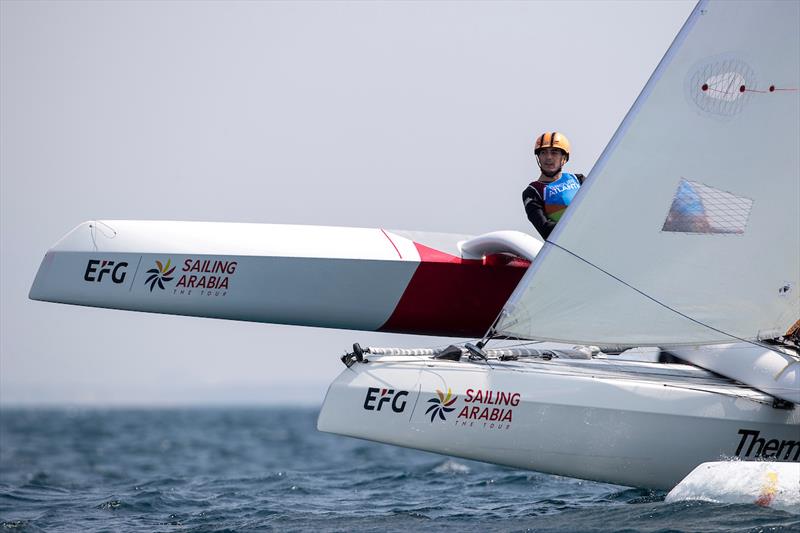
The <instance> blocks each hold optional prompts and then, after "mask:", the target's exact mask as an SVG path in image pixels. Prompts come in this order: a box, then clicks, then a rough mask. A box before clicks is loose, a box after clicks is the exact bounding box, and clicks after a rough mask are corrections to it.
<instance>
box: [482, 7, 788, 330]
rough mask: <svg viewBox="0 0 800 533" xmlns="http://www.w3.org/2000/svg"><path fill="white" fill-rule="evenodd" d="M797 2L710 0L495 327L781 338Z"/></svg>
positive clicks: (651, 82)
mask: <svg viewBox="0 0 800 533" xmlns="http://www.w3.org/2000/svg"><path fill="white" fill-rule="evenodd" d="M799 28H800V2H796V1H776V2H700V3H699V4H698V6H697V7H696V8H695V10H694V11H693V12H692V14H691V16H690V17H689V19H688V21H687V22H686V24H685V25H684V27H683V29H682V30H681V32H680V33H679V34H678V36H677V37H676V39H675V42H674V43H673V44H672V46H671V47H670V49H669V50H668V51H667V53H666V55H665V56H664V58H663V59H662V61H661V63H660V64H659V66H658V68H657V69H656V71H655V72H654V74H653V75H652V77H651V79H650V80H649V81H648V83H647V85H646V86H645V88H644V90H643V91H642V93H641V95H640V96H639V98H638V99H637V101H636V102H635V103H634V105H633V107H632V108H631V110H630V111H629V113H628V115H627V116H626V117H625V120H624V121H623V123H622V124H621V125H620V127H619V129H618V130H617V132H616V134H615V135H614V137H613V138H612V140H611V142H610V143H609V145H608V146H607V147H606V149H605V151H604V152H603V154H602V155H601V157H600V159H599V160H598V162H597V163H596V165H595V166H594V168H593V169H592V171H591V173H590V174H589V177H588V180H587V182H586V183H585V184H584V185H583V187H582V188H581V190H580V191H579V193H578V195H577V196H576V198H575V200H574V202H573V204H572V205H571V206H570V207H569V209H568V210H567V212H566V214H565V216H564V217H563V218H562V219H561V221H560V222H559V224H558V226H557V227H556V229H555V231H554V232H553V234H552V235H551V236H550V240H549V241H548V242H547V243H546V244H545V246H544V248H543V249H542V252H541V253H540V254H539V257H538V258H537V259H536V261H535V262H534V264H533V266H532V267H531V268H530V269H529V271H528V272H527V274H526V275H525V277H524V278H523V280H522V281H521V282H520V285H519V286H518V288H517V290H516V291H515V292H514V294H513V295H512V297H511V298H510V299H509V302H508V303H507V304H506V307H505V309H504V311H503V314H502V316H501V319H500V321H499V322H498V326H497V331H498V332H499V333H500V334H504V335H507V336H513V337H521V338H529V339H544V340H556V341H566V342H581V343H587V344H616V345H648V344H649V345H681V344H702V343H719V342H731V341H732V340H733V339H747V340H752V339H759V338H760V339H764V338H774V337H777V336H781V335H783V334H784V333H786V331H787V329H789V328H790V327H791V326H792V324H794V323H795V322H796V321H797V320H798V318H800V296H799V295H800V291H799V289H800V287H798V285H800V207H798V206H800V161H799V160H800V93H798V87H800V30H799Z"/></svg>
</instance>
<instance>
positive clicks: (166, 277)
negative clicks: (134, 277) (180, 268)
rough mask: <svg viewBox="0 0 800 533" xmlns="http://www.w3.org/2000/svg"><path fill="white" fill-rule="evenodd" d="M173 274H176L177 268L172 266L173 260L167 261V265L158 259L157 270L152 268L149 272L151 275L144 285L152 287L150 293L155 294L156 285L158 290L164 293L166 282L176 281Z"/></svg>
mask: <svg viewBox="0 0 800 533" xmlns="http://www.w3.org/2000/svg"><path fill="white" fill-rule="evenodd" d="M173 272H175V267H174V266H172V259H167V262H166V263H162V262H161V261H159V260H158V259H156V266H155V268H151V269H150V270H148V271H147V273H148V274H150V275H149V276H147V279H146V280H145V281H144V284H145V285H149V286H150V292H153V289H155V288H156V285H158V288H159V289H161V290H162V291H163V290H164V288H165V287H164V282H167V281H172V280H173V279H175V278H173V277H172V273H173Z"/></svg>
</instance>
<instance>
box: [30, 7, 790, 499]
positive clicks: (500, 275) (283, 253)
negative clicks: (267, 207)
mask: <svg viewBox="0 0 800 533" xmlns="http://www.w3.org/2000/svg"><path fill="white" fill-rule="evenodd" d="M799 20H800V3H798V2H782V1H778V2H753V3H731V2H714V1H701V2H700V3H699V4H698V5H697V7H696V8H695V9H694V11H693V12H692V14H691V15H690V17H689V19H688V20H687V22H686V24H685V25H684V27H683V28H682V29H681V31H680V32H679V34H678V36H677V37H676V39H675V41H674V42H673V44H672V46H671V47H670V48H669V50H668V51H667V53H666V55H665V56H664V58H663V59H662V61H661V62H660V64H659V65H658V67H657V69H656V71H655V72H654V73H653V75H652V76H651V78H650V80H649V81H648V83H647V84H646V86H645V88H644V90H643V91H642V93H641V94H640V96H639V98H638V99H637V100H636V102H635V103H634V105H633V107H632V108H631V110H630V111H629V113H628V114H627V116H626V117H625V119H624V121H623V122H622V124H621V125H620V127H619V128H618V130H617V132H616V133H615V135H614V136H613V138H612V139H611V141H610V142H609V144H608V146H607V147H606V149H605V150H604V152H603V153H602V155H601V157H600V159H599V160H598V161H597V163H596V164H595V166H594V167H593V169H592V170H591V172H590V174H589V176H588V178H587V181H586V183H585V184H584V185H583V187H582V188H581V190H580V191H579V193H578V195H577V196H576V198H575V200H574V202H573V204H572V205H571V206H570V208H569V210H568V211H567V212H566V214H565V215H564V217H563V218H562V220H561V221H560V222H559V224H558V226H557V227H556V229H555V231H554V232H553V233H552V234H551V236H550V238H549V239H548V241H547V242H546V243H542V242H541V241H539V240H538V239H535V238H533V237H531V236H529V235H524V234H521V233H518V232H496V233H492V234H488V235H483V236H479V237H468V236H460V235H444V234H429V233H413V232H401V231H390V230H385V229H364V228H332V227H313V226H281V225H265V224H221V223H203V222H158V221H91V222H86V223H84V224H82V225H80V226H78V227H77V228H76V229H74V230H73V231H72V232H70V233H69V234H68V235H67V236H66V237H64V238H63V239H62V240H61V241H60V242H58V243H57V244H56V245H55V246H54V247H53V248H52V249H51V250H49V251H48V252H47V254H46V255H45V258H44V260H43V262H42V265H41V267H40V268H39V272H38V274H37V276H36V280H35V282H34V284H33V287H32V289H31V293H30V297H31V298H33V299H36V300H45V301H53V302H60V303H69V304H78V305H90V306H97V307H107V308H114V309H127V310H135V311H146V312H157V313H171V314H182V315H192V316H203V317H213V318H225V319H232V320H251V321H262V322H274V323H284V324H298V325H307V326H321V327H335V328H350V329H358V330H369V331H392V332H409V333H423V334H436V335H452V336H460V337H470V338H474V339H476V342H474V344H465V345H458V346H453V347H449V348H438V349H421V350H401V349H392V348H365V349H362V348H361V347H360V346H358V345H354V349H353V351H352V353H350V354H348V355H346V356H345V357H344V358H343V361H344V362H345V364H346V368H345V369H344V370H343V372H342V373H341V375H340V376H339V377H338V378H336V380H335V381H334V382H333V384H332V385H331V387H330V389H329V391H328V394H327V397H326V400H325V403H324V405H323V407H322V410H321V413H320V416H319V422H318V427H319V429H320V430H322V431H329V432H333V433H338V434H342V435H349V436H353V437H358V438H363V439H370V440H375V441H379V442H386V443H391V444H395V445H399V446H407V447H411V448H417V449H422V450H429V451H434V452H438V453H443V454H448V455H453V456H458V457H466V458H470V459H477V460H481V461H488V462H493V463H498V464H504V465H510V466H514V467H520V468H530V469H534V470H539V471H542V472H550V473H554V474H561V475H567V476H574V477H579V478H585V479H593V480H598V481H605V482H613V483H619V484H624V485H633V486H639V487H652V488H657V489H667V488H671V487H673V486H675V484H676V483H678V482H679V481H680V480H681V479H683V478H684V477H685V476H687V474H689V473H690V472H692V471H693V469H695V474H692V475H693V476H694V478H693V479H696V476H697V475H702V472H710V471H711V470H710V469H709V468H706V467H703V469H701V470H697V469H696V467H698V465H701V464H702V463H706V462H717V461H720V460H725V459H739V460H741V461H754V460H758V461H761V463H759V464H760V465H761V466H760V467H759V468H760V469H761V470H764V469H766V470H765V471H766V473H763V472H762V473H761V474H759V473H758V472H761V470H758V472H756V473H754V474H753V475H755V476H756V477H757V476H758V475H762V474H763V475H766V476H767V478H765V479H767V480H768V481H769V483H766V482H765V484H764V485H763V486H764V487H768V488H769V491H770V494H771V495H772V496H771V497H770V498H768V499H763V498H762V499H759V500H757V501H769V502H773V504H776V505H788V506H789V507H791V506H800V502H798V498H800V496H797V491H796V484H797V483H798V481H796V480H797V479H800V476H798V473H800V409H798V408H797V405H798V404H800V356H798V329H799V328H798V318H800V293H799V292H798V285H800V208H799V207H798V206H799V205H800V201H798V200H799V199H800V179H799V178H798V176H799V175H800V171H799V169H800V161H799V160H800V149H798V147H800V93H798V87H800V57H799V56H800V32H798V31H797V28H798V21H799ZM755 154H757V156H755ZM478 339H479V340H478ZM501 339H515V341H513V342H514V343H516V344H514V345H511V346H509V345H507V344H505V345H504V344H502V342H501ZM545 341H549V342H556V343H561V344H560V345H559V347H553V346H552V345H548V344H537V343H541V342H545ZM506 342H507V341H506ZM636 347H651V349H652V350H662V351H667V352H669V354H671V355H672V356H676V357H677V358H679V359H681V360H683V361H684V362H688V363H691V364H675V363H658V362H654V361H650V362H647V361H635V360H630V357H624V356H619V355H615V354H619V353H621V352H625V351H626V350H629V349H633V348H636ZM628 353H630V352H628ZM739 464H744V463H741V462H732V463H730V464H729V465H727V466H728V467H730V468H734V469H735V468H737V465H739ZM764 465H766V466H764ZM781 465H783V466H781ZM698 468H699V467H698ZM741 468H742V469H743V468H744V467H741ZM752 470H753V469H750V470H748V471H752ZM742 471H743V470H742ZM697 472H700V474H697ZM762 477H763V476H762ZM687 479H688V478H687ZM748 479H751V478H748ZM752 479H756V478H752ZM759 479H760V478H759ZM676 490H677V489H676ZM758 490H761V489H758ZM764 490H766V489H764ZM679 492H680V491H679ZM681 493H683V492H681ZM776 495H777V497H776ZM762 496H763V495H762ZM775 502H777V503H775ZM780 502H783V503H780ZM786 502H788V503H786Z"/></svg>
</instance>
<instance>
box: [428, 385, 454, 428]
mask: <svg viewBox="0 0 800 533" xmlns="http://www.w3.org/2000/svg"><path fill="white" fill-rule="evenodd" d="M457 399H458V396H453V391H451V390H450V389H449V388H448V389H447V394H445V393H444V392H442V391H440V390H439V389H436V398H431V399H430V400H428V403H429V404H431V406H430V407H428V410H427V411H425V414H426V415H427V414H430V415H431V422H433V420H434V419H435V418H436V417H437V416H438V417H439V418H441V419H442V420H445V421H446V420H447V418H446V417H445V413H452V412H453V411H455V410H456V408H455V407H450V406H451V405H453V404H454V403H456V400H457Z"/></svg>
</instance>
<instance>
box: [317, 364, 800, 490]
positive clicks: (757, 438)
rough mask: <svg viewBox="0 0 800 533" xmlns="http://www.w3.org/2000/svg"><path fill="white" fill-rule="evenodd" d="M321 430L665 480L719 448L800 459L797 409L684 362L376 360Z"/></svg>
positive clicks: (630, 478) (625, 479) (342, 387)
mask: <svg viewBox="0 0 800 533" xmlns="http://www.w3.org/2000/svg"><path fill="white" fill-rule="evenodd" d="M318 428H319V429H320V430H321V431H326V432H331V433H337V434H341V435H348V436H352V437H358V438H363V439H368V440H373V441H378V442H384V443H389V444H394V445H398V446H404V447H409V448H416V449H420V450H427V451H431V452H436V453H442V454H446V455H451V456H457V457H464V458H467V459H474V460H478V461H486V462H491V463H496V464H502V465H507V466H512V467H516V468H525V469H531V470H536V471H540V472H546V473H551V474H558V475H563V476H570V477H577V478H583V479H590V480H596V481H602V482H609V483H617V484H621V485H630V486H637V487H645V488H653V489H669V488H671V487H673V486H674V485H675V484H676V483H678V482H679V481H680V480H681V479H682V478H683V477H685V476H686V475H687V474H688V473H689V472H690V471H691V470H692V469H693V468H694V467H696V466H697V465H698V464H700V463H703V462H706V461H718V460H724V459H726V458H738V459H742V460H758V459H770V460H778V461H798V460H800V410H798V409H781V408H775V407H773V403H772V398H770V397H769V396H767V395H764V394H762V393H760V392H758V391H755V390H753V389H750V388H747V387H744V386H742V385H740V384H736V383H734V382H732V381H729V380H726V379H724V378H720V377H717V376H715V375H714V374H711V373H709V372H706V371H703V370H702V369H699V368H694V367H690V366H687V365H664V364H655V363H641V362H624V361H611V360H597V359H596V360H588V361H579V360H569V361H565V360H550V361H544V360H541V359H539V360H533V361H524V362H523V361H516V362H499V361H494V362H492V363H491V368H490V367H489V366H488V365H487V364H486V363H483V362H453V361H440V360H433V359H428V358H425V359H422V358H419V357H398V356H393V357H381V358H372V359H371V360H370V362H369V363H360V364H355V365H353V366H352V367H350V368H348V369H347V370H345V371H344V372H342V374H341V375H340V376H339V377H338V378H337V379H336V380H335V381H334V383H333V384H332V385H331V386H330V389H329V390H328V394H327V397H326V399H325V403H324V405H323V407H322V410H321V413H320V416H319V420H318Z"/></svg>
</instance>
